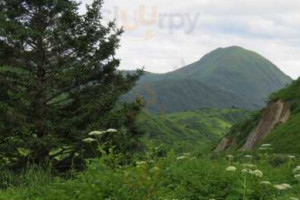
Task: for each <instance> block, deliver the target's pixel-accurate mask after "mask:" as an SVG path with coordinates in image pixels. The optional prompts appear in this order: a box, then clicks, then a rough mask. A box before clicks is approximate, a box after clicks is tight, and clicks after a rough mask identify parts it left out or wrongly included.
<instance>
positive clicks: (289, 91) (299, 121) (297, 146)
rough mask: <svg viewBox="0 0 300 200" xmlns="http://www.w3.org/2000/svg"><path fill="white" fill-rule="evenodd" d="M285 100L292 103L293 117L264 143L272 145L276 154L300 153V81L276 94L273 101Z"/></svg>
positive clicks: (274, 131)
mask: <svg viewBox="0 0 300 200" xmlns="http://www.w3.org/2000/svg"><path fill="white" fill-rule="evenodd" d="M278 99H281V100H284V101H287V102H289V103H290V105H291V109H292V115H291V118H290V120H289V121H288V122H287V123H286V124H282V125H279V126H278V127H277V128H276V129H275V130H273V131H272V132H270V134H269V135H268V137H267V138H266V139H265V140H264V141H263V142H265V143H271V144H272V145H273V148H274V150H275V151H276V152H279V153H281V152H284V153H295V152H298V153H299V152H300V79H298V80H297V81H294V82H293V83H292V84H291V85H290V86H289V87H287V88H285V89H283V90H281V91H279V92H277V93H275V94H274V95H272V96H271V100H273V101H274V100H278Z"/></svg>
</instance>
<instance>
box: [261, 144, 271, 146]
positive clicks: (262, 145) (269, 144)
mask: <svg viewBox="0 0 300 200" xmlns="http://www.w3.org/2000/svg"><path fill="white" fill-rule="evenodd" d="M271 146H272V145H271V144H262V145H261V147H271Z"/></svg>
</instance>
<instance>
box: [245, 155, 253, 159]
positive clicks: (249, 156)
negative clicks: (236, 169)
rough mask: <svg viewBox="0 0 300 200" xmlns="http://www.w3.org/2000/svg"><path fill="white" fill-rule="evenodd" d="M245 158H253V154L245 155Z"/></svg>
mask: <svg viewBox="0 0 300 200" xmlns="http://www.w3.org/2000/svg"><path fill="white" fill-rule="evenodd" d="M245 158H248V159H252V158H253V156H251V155H245Z"/></svg>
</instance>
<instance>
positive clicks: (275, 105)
mask: <svg viewBox="0 0 300 200" xmlns="http://www.w3.org/2000/svg"><path fill="white" fill-rule="evenodd" d="M290 115H291V109H290V106H289V104H288V103H286V102H283V101H281V100H279V101H276V102H272V103H270V104H269V105H268V106H267V108H266V109H265V111H264V112H263V114H262V116H261V118H260V121H259V123H258V124H257V126H256V127H255V128H254V129H253V130H252V131H251V132H250V133H249V135H248V137H247V139H246V142H245V144H244V145H243V146H242V147H241V148H240V150H241V151H247V150H251V149H253V148H255V147H256V146H257V145H258V144H259V143H260V142H261V141H262V140H263V139H264V138H265V137H266V136H267V135H268V133H269V132H270V131H272V130H273V129H274V128H275V127H276V126H277V125H278V124H280V123H286V122H287V121H288V120H289V118H290ZM237 135H238V134H237ZM234 140H235V139H229V138H227V137H225V138H223V140H222V141H221V143H220V144H219V145H218V146H217V148H216V149H215V152H220V151H223V150H225V149H227V148H228V147H230V146H233V145H234V144H235V142H234Z"/></svg>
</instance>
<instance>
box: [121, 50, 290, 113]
mask: <svg viewBox="0 0 300 200" xmlns="http://www.w3.org/2000/svg"><path fill="white" fill-rule="evenodd" d="M291 82H292V79H291V78H290V77H289V76H287V75H286V74H284V73H283V72H282V71H281V70H280V69H279V68H278V67H276V66H275V65H274V64H273V63H272V62H270V61H269V60H267V59H266V58H264V57H262V56H261V55H259V54H258V53H255V52H253V51H249V50H246V49H244V48H242V47H238V46H232V47H227V48H218V49H216V50H214V51H212V52H210V53H208V54H206V55H205V56H203V57H202V58H201V59H200V60H199V61H197V62H195V63H192V64H190V65H187V66H185V67H183V68H180V69H178V70H176V71H173V72H169V73H165V74H152V73H146V74H145V75H144V76H143V77H142V78H141V80H140V81H139V82H138V83H137V85H136V87H135V88H133V90H132V91H131V92H130V93H129V94H127V95H126V96H125V98H126V99H127V100H131V99H133V98H135V97H136V96H141V97H144V98H145V100H146V101H147V109H148V110H149V111H151V112H167V113H170V112H179V111H185V110H195V109H199V108H206V107H216V108H230V107H237V108H242V109H248V110H255V109H259V108H262V107H264V106H265V105H266V104H265V102H266V100H267V97H268V95H269V94H271V93H272V92H274V91H277V90H280V89H282V88H283V87H285V86H286V85H287V84H289V83H291Z"/></svg>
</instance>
